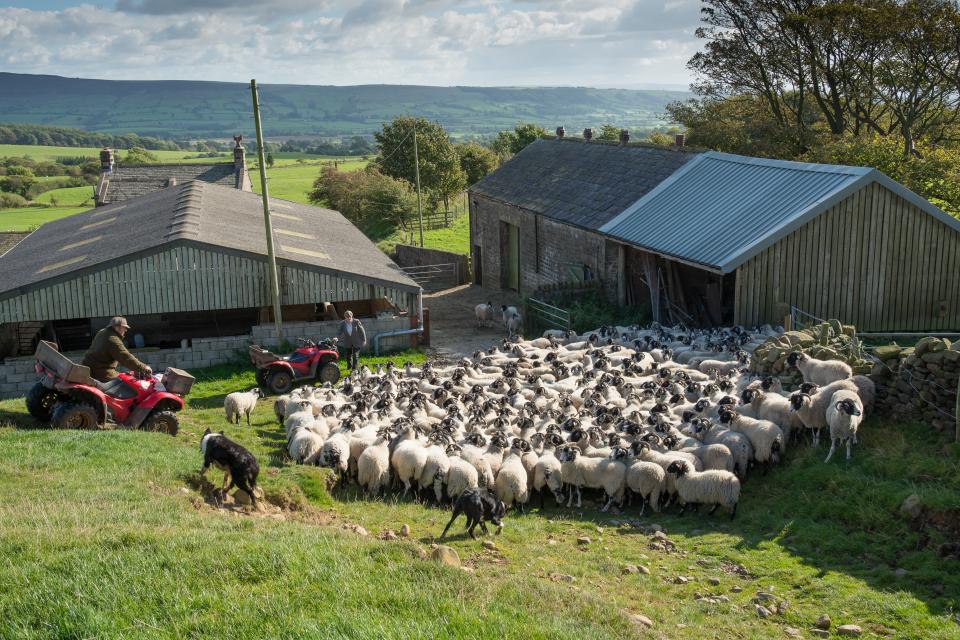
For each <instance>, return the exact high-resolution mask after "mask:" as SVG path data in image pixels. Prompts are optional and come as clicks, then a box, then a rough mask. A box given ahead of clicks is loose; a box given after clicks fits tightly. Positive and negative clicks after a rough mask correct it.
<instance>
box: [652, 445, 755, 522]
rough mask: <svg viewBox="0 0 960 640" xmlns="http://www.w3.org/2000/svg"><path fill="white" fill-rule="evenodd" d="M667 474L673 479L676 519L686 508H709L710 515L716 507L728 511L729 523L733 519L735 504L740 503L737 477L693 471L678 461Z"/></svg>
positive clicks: (668, 469) (713, 471) (714, 471)
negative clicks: (675, 493) (675, 488)
mask: <svg viewBox="0 0 960 640" xmlns="http://www.w3.org/2000/svg"><path fill="white" fill-rule="evenodd" d="M667 473H669V474H671V475H673V476H674V477H675V478H676V480H675V484H676V487H677V494H678V495H679V496H680V504H681V508H680V515H683V512H684V511H685V510H686V508H687V505H688V504H694V505H697V506H699V505H701V504H712V505H713V508H712V509H710V512H709V513H711V514H712V513H713V512H714V511H716V510H717V507H719V506H724V507H726V508H727V509H730V519H731V520H733V518H734V517H735V516H736V515H737V504H738V503H739V502H740V480H738V479H737V476H735V475H733V474H732V473H730V472H728V471H718V470H710V471H694V470H693V468H691V467H690V465H688V464H687V463H686V462H683V461H681V460H677V461H676V462H672V463H670V466H669V467H667ZM695 508H696V507H695Z"/></svg>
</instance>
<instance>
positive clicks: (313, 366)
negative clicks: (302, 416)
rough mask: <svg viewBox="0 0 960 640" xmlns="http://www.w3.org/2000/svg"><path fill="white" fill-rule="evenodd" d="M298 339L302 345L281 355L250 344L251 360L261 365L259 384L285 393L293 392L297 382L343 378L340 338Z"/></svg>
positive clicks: (258, 367) (258, 370)
mask: <svg viewBox="0 0 960 640" xmlns="http://www.w3.org/2000/svg"><path fill="white" fill-rule="evenodd" d="M297 342H298V343H299V344H300V346H299V347H298V348H297V350H296V351H294V352H293V353H291V354H290V355H288V356H278V355H276V354H274V353H271V352H269V351H267V350H266V349H264V348H262V347H259V346H257V345H251V346H250V360H251V361H253V365H254V366H255V367H256V368H257V384H259V385H260V386H261V387H266V388H267V389H270V391H272V392H273V393H274V394H276V395H282V394H284V393H289V392H290V390H291V389H293V386H294V385H295V384H296V383H298V382H303V381H306V380H310V381H313V380H316V381H319V382H321V383H323V382H329V383H330V384H331V385H334V384H336V383H337V380H339V379H340V367H339V366H337V361H339V360H340V353H339V352H338V351H337V339H336V338H331V339H329V340H321V341H320V342H314V341H313V340H304V339H302V338H298V339H297Z"/></svg>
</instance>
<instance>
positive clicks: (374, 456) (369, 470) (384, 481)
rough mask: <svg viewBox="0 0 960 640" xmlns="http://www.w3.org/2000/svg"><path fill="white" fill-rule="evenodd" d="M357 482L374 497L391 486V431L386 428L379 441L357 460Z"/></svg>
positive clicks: (380, 433)
mask: <svg viewBox="0 0 960 640" xmlns="http://www.w3.org/2000/svg"><path fill="white" fill-rule="evenodd" d="M357 482H358V483H359V484H360V486H361V487H363V488H364V489H366V491H367V493H369V494H370V495H372V496H376V495H379V493H380V491H381V490H386V488H387V487H388V486H390V430H389V428H388V427H384V428H382V429H380V430H379V431H378V432H377V439H376V440H375V441H374V442H373V444H371V445H370V446H368V447H367V448H366V449H364V450H363V453H361V454H360V457H359V458H358V459H357Z"/></svg>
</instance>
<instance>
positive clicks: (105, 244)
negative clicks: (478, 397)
mask: <svg viewBox="0 0 960 640" xmlns="http://www.w3.org/2000/svg"><path fill="white" fill-rule="evenodd" d="M270 205H271V210H272V211H273V212H274V220H273V228H274V245H275V248H276V255H277V259H278V261H284V260H285V261H287V262H289V263H291V264H294V265H309V266H310V267H313V268H315V269H316V270H319V271H324V272H327V273H330V274H333V275H339V276H342V277H345V278H350V277H356V279H358V280H361V281H364V282H370V283H373V284H379V285H383V286H390V287H398V288H400V289H405V290H408V291H418V290H419V289H420V287H419V285H417V283H416V282H414V281H413V280H411V279H410V277H409V276H407V275H406V274H405V273H403V272H402V271H401V270H400V268H399V267H398V266H397V265H396V264H395V263H394V262H393V261H392V260H390V258H389V257H387V255H386V254H384V253H383V252H382V251H380V250H379V249H378V248H377V246H376V245H375V244H373V242H371V241H370V240H369V239H368V238H367V237H366V236H365V235H363V233H362V232H361V231H360V230H359V229H357V228H356V227H355V226H354V225H353V224H351V223H350V222H349V221H348V220H347V219H346V218H344V217H343V216H342V215H341V214H340V213H338V212H336V211H332V210H330V209H323V208H320V207H312V206H309V205H303V204H298V203H294V202H289V201H285V200H278V199H271V201H270ZM285 232H286V233H285ZM177 242H189V243H196V244H200V245H206V246H209V247H213V248H223V249H229V250H232V251H238V252H241V253H244V254H249V255H254V256H265V255H266V253H267V249H266V245H267V242H266V238H265V236H264V232H263V206H262V201H261V199H260V196H259V195H258V194H256V193H251V192H247V191H239V190H237V189H233V188H230V187H222V186H219V185H214V184H209V183H206V182H202V181H199V180H194V181H190V182H187V183H185V184H181V185H177V186H173V187H167V188H165V189H161V190H160V191H156V192H154V193H151V194H148V195H145V196H141V197H139V198H134V199H132V200H127V201H125V202H122V203H120V204H114V205H108V206H105V207H100V208H97V209H93V210H91V211H88V212H84V213H79V214H77V215H74V216H70V217H67V218H61V219H59V220H54V221H52V222H48V223H47V224H45V225H43V226H42V227H40V228H39V229H37V230H36V231H34V232H33V233H32V234H30V235H29V236H28V237H27V238H25V239H23V240H21V241H20V243H19V244H17V245H16V246H15V247H13V248H12V249H10V250H9V251H8V252H7V253H5V254H4V255H3V256H0V287H2V290H0V297H7V296H10V295H16V294H17V293H21V292H22V291H24V290H25V289H27V288H34V287H38V286H43V285H44V283H45V282H46V281H48V280H51V279H56V278H60V277H63V276H68V275H71V276H72V275H73V274H74V273H75V272H77V271H81V270H86V269H90V268H99V267H101V266H102V265H104V264H107V263H113V262H117V261H120V260H123V259H127V258H129V257H130V256H133V255H135V254H143V253H145V252H149V251H152V250H154V249H156V248H159V247H162V246H165V245H168V244H171V243H177Z"/></svg>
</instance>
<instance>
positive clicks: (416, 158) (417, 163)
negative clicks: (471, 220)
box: [413, 120, 423, 247]
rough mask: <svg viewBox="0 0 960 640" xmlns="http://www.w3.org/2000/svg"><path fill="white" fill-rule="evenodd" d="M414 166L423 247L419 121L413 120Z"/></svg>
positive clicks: (421, 244)
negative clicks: (418, 141)
mask: <svg viewBox="0 0 960 640" xmlns="http://www.w3.org/2000/svg"><path fill="white" fill-rule="evenodd" d="M413 167H414V172H415V175H416V178H417V219H418V220H419V221H420V246H421V247H423V202H422V199H421V197H420V154H419V153H417V121H416V120H414V121H413Z"/></svg>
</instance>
